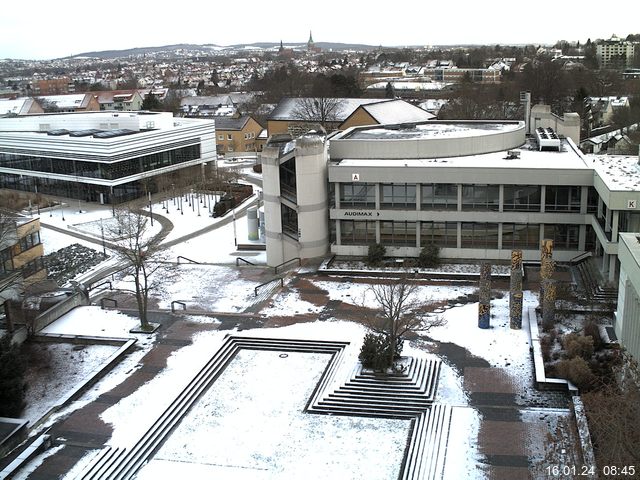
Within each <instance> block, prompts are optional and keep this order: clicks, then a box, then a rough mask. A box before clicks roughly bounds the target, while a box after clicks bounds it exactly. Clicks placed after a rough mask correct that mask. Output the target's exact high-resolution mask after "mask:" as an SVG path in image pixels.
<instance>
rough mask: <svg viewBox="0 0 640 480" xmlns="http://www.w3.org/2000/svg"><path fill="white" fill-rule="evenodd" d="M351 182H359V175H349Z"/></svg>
mask: <svg viewBox="0 0 640 480" xmlns="http://www.w3.org/2000/svg"><path fill="white" fill-rule="evenodd" d="M351 181H352V182H359V181H360V174H359V173H352V174H351Z"/></svg>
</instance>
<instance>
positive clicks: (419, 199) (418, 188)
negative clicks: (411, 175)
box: [416, 183, 422, 212]
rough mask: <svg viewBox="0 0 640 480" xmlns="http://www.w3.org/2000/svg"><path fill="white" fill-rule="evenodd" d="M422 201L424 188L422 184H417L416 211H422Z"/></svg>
mask: <svg viewBox="0 0 640 480" xmlns="http://www.w3.org/2000/svg"><path fill="white" fill-rule="evenodd" d="M421 203H422V188H421V187H420V184H419V183H418V184H416V211H417V212H419V211H420V204H421Z"/></svg>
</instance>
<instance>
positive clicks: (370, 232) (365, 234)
mask: <svg viewBox="0 0 640 480" xmlns="http://www.w3.org/2000/svg"><path fill="white" fill-rule="evenodd" d="M340 222H341V223H340V234H341V237H340V240H341V243H342V245H369V244H371V243H376V222H372V221H366V220H364V221H360V220H341V221H340Z"/></svg>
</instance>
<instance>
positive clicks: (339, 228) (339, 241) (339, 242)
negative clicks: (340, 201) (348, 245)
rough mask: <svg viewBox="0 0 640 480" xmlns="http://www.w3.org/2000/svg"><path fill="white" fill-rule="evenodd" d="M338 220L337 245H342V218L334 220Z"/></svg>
mask: <svg viewBox="0 0 640 480" xmlns="http://www.w3.org/2000/svg"><path fill="white" fill-rule="evenodd" d="M334 221H335V222H336V245H342V226H341V222H340V220H334Z"/></svg>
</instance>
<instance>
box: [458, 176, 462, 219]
mask: <svg viewBox="0 0 640 480" xmlns="http://www.w3.org/2000/svg"><path fill="white" fill-rule="evenodd" d="M458 211H459V212H461V211H462V184H460V183H459V184H458Z"/></svg>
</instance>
